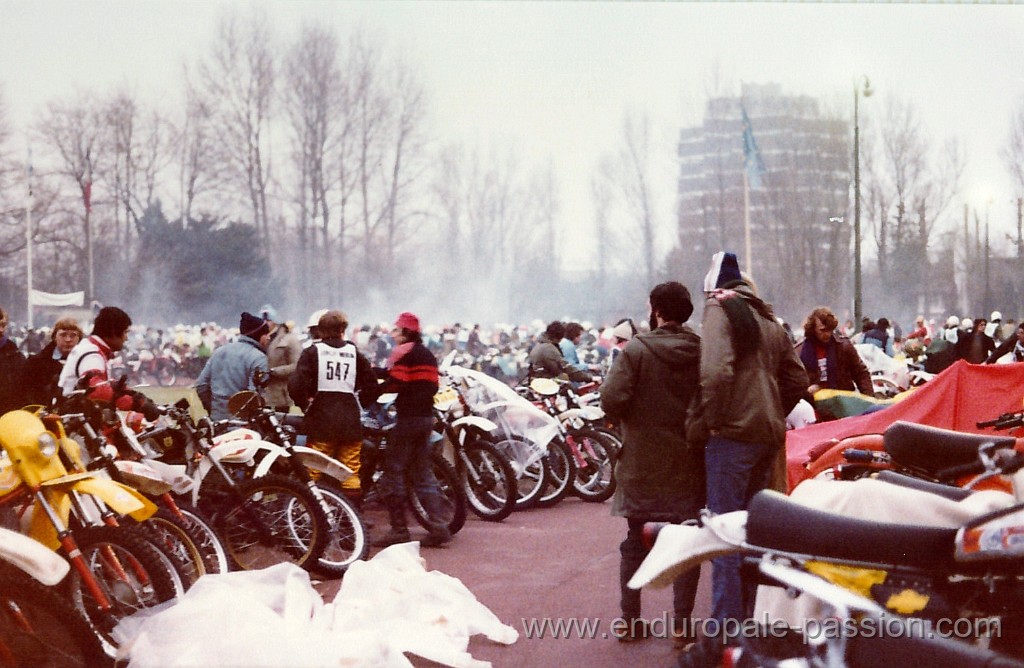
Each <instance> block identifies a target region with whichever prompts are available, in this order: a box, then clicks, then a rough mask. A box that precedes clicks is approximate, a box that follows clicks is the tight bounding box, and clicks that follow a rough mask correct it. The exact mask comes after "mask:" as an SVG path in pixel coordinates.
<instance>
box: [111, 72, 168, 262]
mask: <svg viewBox="0 0 1024 668" xmlns="http://www.w3.org/2000/svg"><path fill="white" fill-rule="evenodd" d="M105 120H106V124H107V128H106V129H107V132H106V135H105V139H106V141H107V144H108V145H107V147H106V148H105V150H104V153H105V154H107V155H110V156H111V161H110V162H109V163H108V164H107V166H106V169H105V170H104V174H103V176H104V179H105V180H106V182H107V184H108V186H109V188H110V191H111V194H112V196H113V206H114V230H115V243H116V245H117V249H118V250H119V252H120V254H121V259H122V260H128V259H129V258H130V256H131V241H132V231H133V230H134V229H135V228H136V227H137V225H138V222H139V217H140V216H141V215H142V212H143V211H145V209H146V208H148V207H149V206H150V205H152V204H153V201H154V198H155V193H156V188H157V178H158V176H159V173H160V171H161V169H162V168H163V167H164V166H165V165H166V163H167V161H168V153H167V141H166V136H165V135H166V130H165V123H164V121H163V119H162V118H161V117H160V116H159V114H157V113H156V112H149V113H147V112H145V111H144V110H142V109H140V108H139V105H138V103H137V101H136V99H135V97H134V95H132V94H131V93H129V92H128V91H126V90H122V91H119V92H117V93H115V94H113V96H112V97H111V98H110V100H109V101H108V102H107V103H106V110H105Z"/></svg>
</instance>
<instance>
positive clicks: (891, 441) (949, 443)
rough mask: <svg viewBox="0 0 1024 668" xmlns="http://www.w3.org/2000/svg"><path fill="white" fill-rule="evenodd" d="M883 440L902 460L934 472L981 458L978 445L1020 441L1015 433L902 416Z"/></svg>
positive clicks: (899, 459) (1012, 443) (894, 455)
mask: <svg viewBox="0 0 1024 668" xmlns="http://www.w3.org/2000/svg"><path fill="white" fill-rule="evenodd" d="M882 440H883V444H884V447H885V451H886V452H888V453H889V454H890V455H892V458H893V459H895V460H896V461H897V462H899V463H900V464H904V465H906V466H916V467H918V468H923V469H925V470H927V471H931V472H933V473H935V472H938V471H941V470H942V469H947V468H950V467H952V466H961V465H963V464H970V463H972V462H976V461H978V448H980V447H981V446H982V445H984V444H985V443H991V442H993V441H995V442H996V444H997V445H999V446H1006V447H1011V448H1012V447H1013V445H1014V443H1016V439H1015V438H1013V437H1012V436H1011V437H1006V436H995V435H991V436H990V435H987V434H966V433H964V432H960V431H952V430H949V429H940V428H939V427H929V426H927V425H923V424H915V423H913V422H904V421H902V420H900V421H897V422H894V423H892V424H891V425H890V426H889V428H888V429H886V430H885V434H884V435H883V436H882Z"/></svg>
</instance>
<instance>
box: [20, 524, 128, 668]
mask: <svg viewBox="0 0 1024 668" xmlns="http://www.w3.org/2000/svg"><path fill="white" fill-rule="evenodd" d="M70 570H71V567H70V565H69V564H68V562H67V561H65V560H64V559H62V558H61V557H60V556H59V555H57V554H56V553H55V552H54V551H53V550H50V549H49V548H47V547H45V546H44V545H42V544H41V543H39V542H38V541H36V540H33V539H31V538H29V537H27V536H23V535H22V534H20V533H17V532H15V531H11V530H9V529H3V528H0V665H3V666H69V667H81V668H88V667H90V666H107V665H110V664H111V661H110V659H109V658H108V657H107V656H106V654H105V653H104V652H103V648H102V647H101V646H100V643H99V639H98V638H97V637H96V635H95V634H93V632H92V629H91V628H90V627H89V625H88V624H87V623H86V622H85V620H84V619H83V618H82V616H81V615H80V614H79V613H78V611H77V610H76V609H75V607H74V606H73V605H72V604H71V601H70V599H68V598H67V597H66V596H63V595H61V591H60V589H59V588H58V585H59V584H60V582H61V581H62V580H63V579H64V578H65V576H66V575H67V574H68V572H69V571H70Z"/></svg>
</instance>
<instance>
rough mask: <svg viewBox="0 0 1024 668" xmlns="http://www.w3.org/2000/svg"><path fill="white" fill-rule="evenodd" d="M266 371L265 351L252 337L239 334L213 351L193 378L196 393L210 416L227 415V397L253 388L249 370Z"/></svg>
mask: <svg viewBox="0 0 1024 668" xmlns="http://www.w3.org/2000/svg"><path fill="white" fill-rule="evenodd" d="M257 369H259V370H261V371H263V372H266V371H268V370H269V368H268V367H267V355H266V353H265V352H263V348H261V347H260V344H259V342H258V341H256V340H255V339H251V338H249V337H248V336H239V337H238V340H237V341H232V342H231V343H227V344H224V345H223V346H221V347H219V348H217V349H216V350H214V351H213V355H211V356H210V359H209V360H208V361H207V362H206V366H204V367H203V370H202V371H201V372H200V373H199V378H197V379H196V394H198V395H199V400H200V401H202V402H203V407H204V408H205V409H206V410H207V411H208V412H209V413H210V417H211V418H212V419H214V420H225V419H227V418H229V417H231V414H230V413H228V399H230V398H231V395H233V394H235V393H236V392H241V391H242V390H255V389H256V386H255V385H254V384H253V372H254V371H256V370H257Z"/></svg>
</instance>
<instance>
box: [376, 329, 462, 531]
mask: <svg viewBox="0 0 1024 668" xmlns="http://www.w3.org/2000/svg"><path fill="white" fill-rule="evenodd" d="M391 338H392V339H394V341H395V347H394V349H392V351H391V356H390V357H389V358H388V365H389V366H390V369H389V371H388V375H387V378H386V380H385V382H384V387H382V388H381V389H382V391H383V392H394V393H396V394H398V397H397V398H396V399H395V410H396V412H397V413H398V415H397V420H396V421H395V426H394V428H393V429H392V431H391V435H390V436H389V439H388V449H387V457H386V459H385V461H384V475H383V477H382V478H381V480H380V483H379V484H380V488H381V497H382V498H383V499H384V503H385V504H386V505H387V508H388V518H389V520H390V522H391V531H390V532H389V533H388V534H386V535H384V536H381V537H380V538H378V539H377V540H375V541H373V544H374V545H375V546H377V547H386V546H388V545H394V544H395V543H405V542H408V541H409V540H410V536H409V527H408V525H407V524H406V518H405V503H406V501H405V499H406V489H405V481H406V475H407V474H406V472H407V471H409V472H410V476H409V479H410V480H411V481H412V484H413V485H414V486H415V488H416V494H417V496H418V497H419V498H420V499H422V501H423V506H424V508H425V510H426V511H427V513H428V514H429V515H430V516H431V517H432V518H437V521H436V522H434V523H432V526H431V527H430V529H429V530H430V535H429V536H427V537H426V538H425V539H423V540H422V541H420V544H421V545H423V546H424V547H438V546H441V545H444V544H445V543H447V542H449V541H450V540H451V539H452V535H451V532H449V530H448V527H447V525H445V524H444V523H443V521H442V520H441V519H440V518H441V517H443V516H444V515H445V513H444V512H443V510H444V507H445V504H446V503H447V499H446V498H445V497H444V495H443V494H442V493H441V488H440V486H439V485H438V484H437V479H436V478H435V477H434V473H433V471H432V470H431V466H430V432H431V431H432V430H433V427H434V395H435V394H437V383H438V371H437V360H436V359H435V358H434V354H433V353H431V352H430V351H429V350H427V347H426V346H424V345H423V340H422V336H421V334H420V320H419V318H417V317H416V316H415V315H413V314H412V313H402V314H400V315H399V316H398V319H397V320H396V321H395V328H394V329H393V330H392V332H391Z"/></svg>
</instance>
